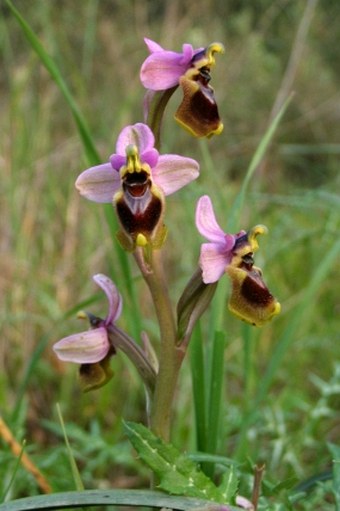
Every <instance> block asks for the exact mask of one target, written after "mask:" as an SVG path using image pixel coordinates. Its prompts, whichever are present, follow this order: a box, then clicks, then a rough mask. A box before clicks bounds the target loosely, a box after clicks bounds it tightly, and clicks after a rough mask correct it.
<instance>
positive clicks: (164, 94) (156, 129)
mask: <svg viewBox="0 0 340 511" xmlns="http://www.w3.org/2000/svg"><path fill="white" fill-rule="evenodd" d="M177 87H178V85H175V86H174V87H171V89H167V90H162V91H157V92H153V93H152V99H151V101H150V105H149V112H148V118H147V124H148V125H149V126H150V128H151V130H152V132H153V134H154V136H155V147H156V148H157V149H159V147H160V136H161V125H162V119H163V115H164V110H165V107H166V105H167V104H168V101H169V99H170V98H171V96H172V95H173V93H174V92H175V90H176V89H177Z"/></svg>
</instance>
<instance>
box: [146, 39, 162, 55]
mask: <svg viewBox="0 0 340 511" xmlns="http://www.w3.org/2000/svg"><path fill="white" fill-rule="evenodd" d="M144 42H145V44H146V46H147V47H148V50H149V52H150V53H154V52H155V51H164V50H163V48H162V46H160V45H159V44H158V43H156V42H155V41H152V40H151V39H148V38H147V37H144Z"/></svg>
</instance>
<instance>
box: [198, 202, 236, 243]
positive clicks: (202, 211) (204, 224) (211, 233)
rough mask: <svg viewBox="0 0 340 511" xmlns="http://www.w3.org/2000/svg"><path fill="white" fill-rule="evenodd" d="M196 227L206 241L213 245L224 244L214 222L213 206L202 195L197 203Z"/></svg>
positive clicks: (222, 237) (222, 236)
mask: <svg viewBox="0 0 340 511" xmlns="http://www.w3.org/2000/svg"><path fill="white" fill-rule="evenodd" d="M196 227H197V229H198V231H199V232H200V233H201V234H202V236H204V237H205V238H206V239H207V240H209V241H211V242H213V243H225V241H226V240H225V234H224V232H223V231H222V229H221V227H220V226H219V225H218V223H217V221H216V217H215V213H214V209H213V205H212V202H211V200H210V197H209V196H208V195H203V196H202V197H201V198H200V199H199V200H198V202H197V207H196ZM228 245H229V243H228ZM230 248H232V246H231V247H230Z"/></svg>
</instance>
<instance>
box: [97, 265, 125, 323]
mask: <svg viewBox="0 0 340 511" xmlns="http://www.w3.org/2000/svg"><path fill="white" fill-rule="evenodd" d="M92 278H93V280H94V281H95V283H96V284H97V285H98V286H99V287H101V289H102V290H103V291H104V293H105V294H106V296H107V299H108V301H109V313H108V315H107V317H106V320H105V324H106V325H109V324H110V323H112V322H113V321H116V319H118V318H119V316H120V314H121V312H122V306H123V300H122V297H121V295H120V293H119V292H118V289H117V288H116V286H115V285H114V283H113V282H112V280H111V279H110V278H109V277H107V276H106V275H103V274H102V273H97V275H94V276H93V277H92Z"/></svg>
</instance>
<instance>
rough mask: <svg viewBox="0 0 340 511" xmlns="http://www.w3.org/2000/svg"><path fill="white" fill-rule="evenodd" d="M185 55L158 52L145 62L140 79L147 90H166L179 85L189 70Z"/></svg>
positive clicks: (172, 52) (164, 51) (165, 51)
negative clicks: (181, 78)
mask: <svg viewBox="0 0 340 511" xmlns="http://www.w3.org/2000/svg"><path fill="white" fill-rule="evenodd" d="M183 60H184V59H183V54H182V53H176V52H174V51H167V50H163V51H156V52H154V53H152V54H151V55H149V57H147V58H146V60H145V61H144V62H143V64H142V67H141V70H140V79H141V82H142V84H143V85H144V87H145V88H146V89H151V90H166V89H170V88H171V87H174V86H175V85H178V83H179V79H180V77H181V76H182V75H183V74H184V73H185V72H186V70H187V69H188V62H183Z"/></svg>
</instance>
